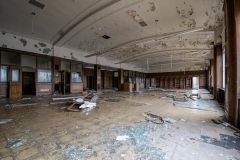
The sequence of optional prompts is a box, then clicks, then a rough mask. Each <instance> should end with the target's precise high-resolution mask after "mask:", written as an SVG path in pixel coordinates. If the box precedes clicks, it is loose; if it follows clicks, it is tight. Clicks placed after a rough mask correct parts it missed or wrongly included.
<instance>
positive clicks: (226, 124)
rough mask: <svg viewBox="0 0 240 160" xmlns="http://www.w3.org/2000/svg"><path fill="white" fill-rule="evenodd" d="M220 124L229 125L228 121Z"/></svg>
mask: <svg viewBox="0 0 240 160" xmlns="http://www.w3.org/2000/svg"><path fill="white" fill-rule="evenodd" d="M222 125H224V126H225V127H228V126H230V124H229V123H227V122H224V123H222Z"/></svg>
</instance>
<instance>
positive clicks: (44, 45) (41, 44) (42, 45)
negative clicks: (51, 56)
mask: <svg viewBox="0 0 240 160" xmlns="http://www.w3.org/2000/svg"><path fill="white" fill-rule="evenodd" d="M38 44H39V45H40V46H41V47H47V45H46V44H45V43H38Z"/></svg>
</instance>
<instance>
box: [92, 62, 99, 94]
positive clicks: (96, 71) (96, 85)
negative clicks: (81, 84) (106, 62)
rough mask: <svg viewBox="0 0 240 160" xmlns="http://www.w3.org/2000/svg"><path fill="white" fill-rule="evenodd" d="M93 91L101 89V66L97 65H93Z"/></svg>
mask: <svg viewBox="0 0 240 160" xmlns="http://www.w3.org/2000/svg"><path fill="white" fill-rule="evenodd" d="M93 88H94V90H95V91H97V90H98V89H101V66H100V65H98V64H95V65H94V85H93Z"/></svg>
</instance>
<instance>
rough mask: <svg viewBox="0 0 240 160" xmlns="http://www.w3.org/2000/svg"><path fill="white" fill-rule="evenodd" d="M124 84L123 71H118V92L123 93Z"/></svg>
mask: <svg viewBox="0 0 240 160" xmlns="http://www.w3.org/2000/svg"><path fill="white" fill-rule="evenodd" d="M123 83H124V77H123V69H118V90H119V91H123Z"/></svg>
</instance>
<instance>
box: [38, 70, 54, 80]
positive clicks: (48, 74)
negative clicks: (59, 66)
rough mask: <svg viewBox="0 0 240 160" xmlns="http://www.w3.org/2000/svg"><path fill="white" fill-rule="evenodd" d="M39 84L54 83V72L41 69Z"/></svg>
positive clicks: (39, 71)
mask: <svg viewBox="0 0 240 160" xmlns="http://www.w3.org/2000/svg"><path fill="white" fill-rule="evenodd" d="M38 82H52V71H51V70H42V69H39V70H38Z"/></svg>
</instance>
